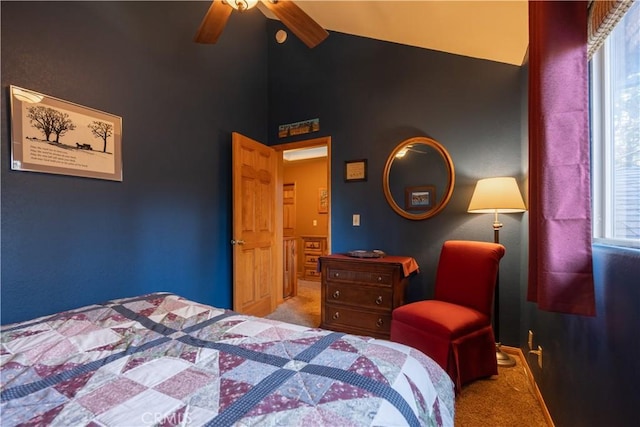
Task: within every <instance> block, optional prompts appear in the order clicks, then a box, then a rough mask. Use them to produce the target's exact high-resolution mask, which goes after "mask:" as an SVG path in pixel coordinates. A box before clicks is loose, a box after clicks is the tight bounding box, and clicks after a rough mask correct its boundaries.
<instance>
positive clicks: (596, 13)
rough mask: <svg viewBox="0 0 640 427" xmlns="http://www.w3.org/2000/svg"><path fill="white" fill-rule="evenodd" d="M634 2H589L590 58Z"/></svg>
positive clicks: (619, 0)
mask: <svg viewBox="0 0 640 427" xmlns="http://www.w3.org/2000/svg"><path fill="white" fill-rule="evenodd" d="M632 4H633V0H591V1H590V2H589V6H588V7H589V18H588V22H587V26H588V27H587V31H588V41H587V56H588V58H589V59H591V57H592V56H593V54H594V53H595V52H596V51H597V50H598V48H599V47H600V46H602V43H604V40H605V39H606V38H607V36H608V35H609V33H611V30H613V27H615V26H616V24H617V23H618V22H619V21H620V19H622V17H623V16H624V14H625V13H626V12H627V10H629V8H630V7H631V5H632Z"/></svg>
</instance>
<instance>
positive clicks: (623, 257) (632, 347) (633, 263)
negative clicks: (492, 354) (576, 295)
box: [522, 244, 640, 427]
mask: <svg viewBox="0 0 640 427" xmlns="http://www.w3.org/2000/svg"><path fill="white" fill-rule="evenodd" d="M593 259H594V280H595V290H596V310H597V315H596V316H595V317H584V316H567V315H561V314H557V313H548V312H543V311H539V310H537V309H536V308H535V306H534V304H532V303H526V307H525V310H524V312H523V326H526V327H527V328H528V329H532V330H533V331H534V341H535V342H534V344H535V346H536V347H537V346H538V345H541V346H542V348H543V355H544V360H543V369H540V368H539V367H538V365H537V364H536V362H535V360H536V359H535V356H531V357H529V366H530V367H531V371H532V372H533V374H534V377H535V378H536V382H537V383H538V387H539V388H540V390H541V393H542V395H543V396H544V399H545V402H546V404H547V407H548V409H549V412H550V413H551V416H552V418H553V420H554V422H555V423H556V425H557V426H594V427H597V426H604V425H606V426H630V425H637V422H638V404H640V389H639V388H638V384H640V369H638V367H639V366H640V344H638V337H639V336H640V310H638V307H640V286H639V285H640V251H639V250H637V249H625V248H617V247H612V246H605V245H598V244H597V245H594V248H593ZM525 345H526V344H523V345H522V349H523V351H524V352H525V353H526V352H527V351H528V348H525Z"/></svg>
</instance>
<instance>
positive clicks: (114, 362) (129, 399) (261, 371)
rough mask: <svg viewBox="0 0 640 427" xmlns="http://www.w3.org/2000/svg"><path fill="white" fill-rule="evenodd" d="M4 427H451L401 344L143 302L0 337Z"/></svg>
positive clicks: (433, 371) (448, 389) (442, 378)
mask: <svg viewBox="0 0 640 427" xmlns="http://www.w3.org/2000/svg"><path fill="white" fill-rule="evenodd" d="M0 361H1V364H0V374H1V376H0V379H1V388H0V396H1V406H0V416H1V423H2V426H10V425H26V426H28V425H64V426H79V425H90V426H139V425H140V426H143V425H154V426H175V425H184V426H201V425H206V426H231V425H237V426H325V425H326V426H369V425H375V426H418V425H425V426H440V425H449V426H451V425H453V416H454V399H455V398H454V389H453V383H452V382H451V380H450V378H449V376H448V375H447V374H446V372H444V371H443V370H442V369H441V368H440V367H439V366H438V365H437V364H436V363H435V362H433V361H432V360H431V359H429V358H428V357H427V356H425V355H424V354H423V353H421V352H419V351H417V350H415V349H412V348H410V347H407V346H403V345H401V344H397V343H392V342H390V341H386V340H379V339H373V338H368V337H360V336H354V335H347V334H342V333H336V332H331V331H327V330H323V329H315V328H307V327H303V326H298V325H293V324H289V323H283V322H279V321H275V320H268V319H262V318H257V317H252V316H246V315H241V314H238V313H236V312H233V311H230V310H225V309H219V308H215V307H211V306H207V305H203V304H198V303H196V302H193V301H189V300H187V299H185V298H182V297H180V296H178V295H174V294H170V293H155V294H149V295H143V296H139V297H135V298H124V299H119V300H113V301H109V302H107V303H104V304H100V305H91V306H87V307H83V308H80V309H77V310H72V311H68V312H63V313H58V314H55V315H52V316H47V317H42V318H39V319H35V320H33V321H28V322H22V323H16V324H12V325H5V326H3V327H2V347H1V350H0Z"/></svg>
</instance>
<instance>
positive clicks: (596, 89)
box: [591, 2, 640, 247]
mask: <svg viewBox="0 0 640 427" xmlns="http://www.w3.org/2000/svg"><path fill="white" fill-rule="evenodd" d="M591 141H592V186H593V213H594V215H593V226H594V230H593V235H594V237H595V238H596V241H600V242H603V243H610V244H616V245H624V246H634V247H640V2H634V4H633V5H632V6H631V8H630V9H629V10H628V11H627V13H626V14H625V15H624V17H623V18H622V20H621V21H620V22H619V23H618V24H617V25H616V27H615V28H614V29H613V31H612V32H611V34H610V35H609V36H608V37H607V39H606V41H605V42H604V44H603V46H602V47H601V48H600V49H599V50H598V51H597V52H596V53H595V55H594V56H593V59H592V61H591Z"/></svg>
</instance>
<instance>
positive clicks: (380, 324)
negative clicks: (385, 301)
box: [336, 313, 384, 328]
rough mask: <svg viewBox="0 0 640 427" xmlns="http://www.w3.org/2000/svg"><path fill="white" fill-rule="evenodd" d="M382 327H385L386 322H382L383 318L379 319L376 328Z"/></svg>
mask: <svg viewBox="0 0 640 427" xmlns="http://www.w3.org/2000/svg"><path fill="white" fill-rule="evenodd" d="M336 314H337V313H336ZM382 325H384V320H382V318H378V321H377V322H376V326H377V327H378V328H380V327H382Z"/></svg>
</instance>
